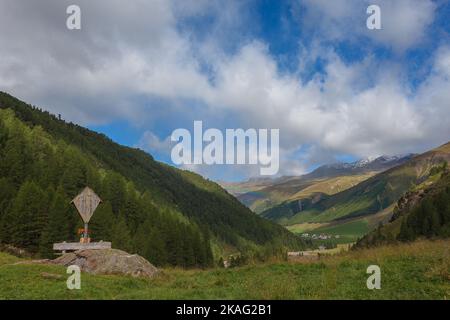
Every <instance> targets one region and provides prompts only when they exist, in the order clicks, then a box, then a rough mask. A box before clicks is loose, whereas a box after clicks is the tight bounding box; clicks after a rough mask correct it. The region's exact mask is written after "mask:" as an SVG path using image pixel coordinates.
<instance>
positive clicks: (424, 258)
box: [0, 240, 450, 299]
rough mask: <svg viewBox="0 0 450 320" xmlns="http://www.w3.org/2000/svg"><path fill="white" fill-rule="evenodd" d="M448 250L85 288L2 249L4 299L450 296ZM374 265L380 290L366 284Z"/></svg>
mask: <svg viewBox="0 0 450 320" xmlns="http://www.w3.org/2000/svg"><path fill="white" fill-rule="evenodd" d="M449 248H450V240H439V241H416V242H414V243H412V244H399V245H390V246H384V247H379V248H373V249H364V250H358V251H350V252H346V253H342V254H338V255H334V256H328V257H323V258H321V260H320V261H315V262H308V263H305V262H304V263H299V262H297V263H295V262H287V261H274V262H271V263H266V264H259V265H248V266H245V267H240V268H233V269H208V270H183V269H165V270H162V271H161V272H160V274H159V275H158V276H157V277H156V278H154V279H140V278H132V277H125V276H117V275H91V274H87V273H82V275H81V289H80V290H69V289H67V288H66V279H67V277H68V275H67V274H66V269H65V268H64V267H61V266H53V265H42V264H29V261H27V260H21V259H18V258H15V257H12V256H10V255H7V254H0V299H448V298H449V297H450V270H449V269H450V259H449ZM17 262H21V264H17ZM23 262H27V263H25V264H24V263H23ZM372 264H376V265H378V266H380V268H381V289H380V290H369V289H367V287H366V281H367V278H368V276H369V275H368V274H366V269H367V267H368V266H369V265H372ZM48 274H50V275H51V276H50V277H49V276H48ZM58 276H59V277H58Z"/></svg>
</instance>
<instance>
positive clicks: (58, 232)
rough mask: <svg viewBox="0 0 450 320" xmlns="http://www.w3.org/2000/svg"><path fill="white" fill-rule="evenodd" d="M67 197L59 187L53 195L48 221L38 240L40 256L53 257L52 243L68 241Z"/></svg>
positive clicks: (69, 220)
mask: <svg viewBox="0 0 450 320" xmlns="http://www.w3.org/2000/svg"><path fill="white" fill-rule="evenodd" d="M71 220H72V218H71V215H70V208H69V199H68V198H66V197H65V196H64V194H63V191H62V189H61V188H59V189H58V190H57V191H56V192H55V193H54V195H53V199H52V202H51V204H50V208H49V211H48V223H47V226H46V227H45V229H44V231H43V233H42V236H41V241H40V248H39V252H40V254H41V256H43V257H47V258H53V257H54V253H53V243H56V242H62V241H68V240H69V239H70V238H71V236H72V230H71V223H70V222H71Z"/></svg>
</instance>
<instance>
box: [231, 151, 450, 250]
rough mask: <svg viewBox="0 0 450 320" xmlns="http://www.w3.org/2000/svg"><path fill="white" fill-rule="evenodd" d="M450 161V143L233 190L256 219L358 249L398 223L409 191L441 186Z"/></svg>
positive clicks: (321, 242) (317, 242)
mask: <svg viewBox="0 0 450 320" xmlns="http://www.w3.org/2000/svg"><path fill="white" fill-rule="evenodd" d="M449 160H450V144H449V143H447V144H445V145H442V146H441V147H438V148H436V149H433V150H431V151H428V152H426V153H424V154H421V155H412V154H408V155H404V156H395V157H388V156H382V157H378V158H375V159H366V160H360V161H357V162H354V163H339V164H334V165H325V166H322V167H319V168H318V169H316V170H314V171H312V172H311V173H309V174H306V175H303V176H299V177H282V178H278V179H273V180H271V181H268V180H262V181H258V180H257V179H254V180H250V181H247V182H244V183H242V184H239V183H235V184H233V185H232V186H227V185H225V187H228V188H229V190H230V192H237V190H241V191H245V192H242V193H238V194H236V195H237V197H238V199H239V200H240V201H241V202H242V203H243V204H245V205H247V206H248V207H249V208H251V209H252V210H253V211H254V212H255V213H257V214H258V215H261V216H262V217H265V218H267V219H269V220H272V221H275V222H277V223H278V224H280V225H283V226H285V227H286V228H287V229H288V230H290V231H291V232H293V233H296V234H299V235H301V236H302V238H303V239H307V240H312V242H313V243H314V244H315V245H324V244H327V245H328V246H333V245H336V244H339V243H354V242H356V241H357V240H358V239H360V238H362V237H363V236H365V235H366V234H368V233H369V232H371V231H372V230H374V229H375V228H377V227H378V226H379V225H380V224H386V223H388V222H389V220H390V219H391V217H392V214H393V212H394V209H395V207H396V202H397V200H398V199H399V198H400V197H401V196H402V195H403V194H404V193H405V192H408V191H409V190H414V189H415V188H421V187H423V186H426V185H427V184H432V183H433V182H435V181H436V180H437V178H438V176H439V175H436V174H433V170H436V168H438V167H439V166H440V165H442V164H443V163H447V162H448V161H449Z"/></svg>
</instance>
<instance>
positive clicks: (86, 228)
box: [84, 222, 89, 243]
mask: <svg viewBox="0 0 450 320" xmlns="http://www.w3.org/2000/svg"><path fill="white" fill-rule="evenodd" d="M88 238H89V235H88V223H87V222H85V223H84V243H88Z"/></svg>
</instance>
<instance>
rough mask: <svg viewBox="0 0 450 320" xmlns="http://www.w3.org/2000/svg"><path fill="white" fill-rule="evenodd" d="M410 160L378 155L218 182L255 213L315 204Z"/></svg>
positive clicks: (403, 156) (405, 157) (409, 155)
mask: <svg viewBox="0 0 450 320" xmlns="http://www.w3.org/2000/svg"><path fill="white" fill-rule="evenodd" d="M412 157H413V154H407V155H402V156H391V157H389V156H381V157H377V158H373V159H372V158H368V159H363V160H359V161H355V162H352V163H335V164H330V165H323V166H321V167H319V168H317V169H315V170H313V171H312V172H310V173H308V174H305V175H302V176H297V177H296V176H291V177H290V176H285V177H280V178H275V179H270V178H265V179H250V180H248V181H245V182H237V183H222V186H223V187H224V188H226V189H227V190H228V191H229V192H231V193H232V194H234V195H235V196H236V197H237V198H238V199H239V200H240V201H241V202H242V203H243V204H245V205H246V206H248V207H249V208H250V209H252V210H253V211H254V212H256V213H258V214H259V213H261V212H263V211H266V210H268V209H270V208H272V207H275V206H276V205H279V204H281V203H283V202H288V201H292V200H302V199H307V198H312V197H314V198H315V199H316V201H317V199H319V198H320V197H321V196H322V195H324V196H329V195H333V194H335V193H339V192H341V191H344V190H346V189H348V188H350V187H353V186H355V185H357V184H358V183H360V182H362V181H364V180H366V179H368V178H370V177H371V176H373V175H375V174H377V173H380V172H382V171H385V170H387V169H390V168H392V167H395V166H398V165H400V164H403V163H405V162H406V161H408V160H409V159H411V158H412Z"/></svg>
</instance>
